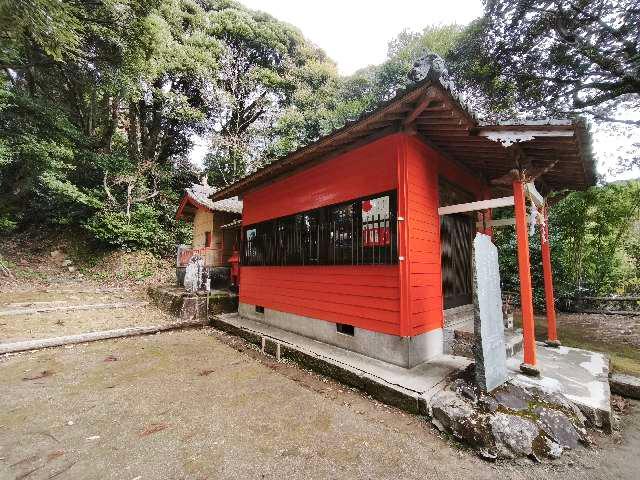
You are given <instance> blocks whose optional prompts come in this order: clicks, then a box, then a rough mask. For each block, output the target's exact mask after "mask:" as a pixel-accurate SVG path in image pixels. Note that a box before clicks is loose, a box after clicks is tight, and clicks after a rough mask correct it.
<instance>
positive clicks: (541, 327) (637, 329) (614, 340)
mask: <svg viewBox="0 0 640 480" xmlns="http://www.w3.org/2000/svg"><path fill="white" fill-rule="evenodd" d="M557 316H558V318H557V331H558V337H559V338H560V341H561V342H562V344H563V345H566V346H569V347H578V348H585V349H587V350H596V351H600V352H605V353H607V354H608V355H609V357H610V358H611V368H612V371H614V372H621V373H629V374H632V375H640V315H636V316H630V315H598V314H587V313H560V312H558V315H557ZM514 320H515V323H516V326H518V327H520V326H521V322H520V318H519V312H516V313H515V314H514ZM535 321H536V338H537V339H538V340H542V341H544V340H546V339H547V319H546V317H545V316H544V315H536V317H535Z"/></svg>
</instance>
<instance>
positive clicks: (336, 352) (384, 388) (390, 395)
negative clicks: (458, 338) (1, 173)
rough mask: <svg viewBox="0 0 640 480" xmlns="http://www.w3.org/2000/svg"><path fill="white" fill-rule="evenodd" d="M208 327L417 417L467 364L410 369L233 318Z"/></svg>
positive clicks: (446, 360)
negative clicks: (233, 336)
mask: <svg viewBox="0 0 640 480" xmlns="http://www.w3.org/2000/svg"><path fill="white" fill-rule="evenodd" d="M314 321H315V322H321V320H314ZM323 323H326V322H323ZM212 325H213V326H214V327H215V328H217V329H219V330H223V331H225V332H228V333H230V334H232V335H236V336H239V337H242V338H244V339H245V340H247V341H249V342H251V343H253V344H255V345H258V346H259V347H260V348H261V350H262V352H263V353H266V354H269V355H273V356H275V357H276V358H277V357H278V356H280V357H282V358H287V359H290V360H293V361H296V362H298V363H300V364H301V365H304V366H305V367H306V368H309V369H312V370H315V371H317V372H319V373H321V374H323V375H327V376H330V377H332V378H335V379H337V380H339V381H340V382H342V383H345V384H347V385H349V386H351V387H355V388H358V389H360V390H362V391H364V392H367V393H368V394H369V395H371V396H372V397H374V398H375V399H377V400H379V401H381V402H383V403H386V404H388V405H393V406H395V407H397V408H400V409H402V410H405V411H407V412H410V413H419V414H421V415H430V410H429V402H430V400H431V398H432V397H433V395H435V394H436V393H437V392H439V391H440V390H441V389H442V388H443V387H444V386H445V385H446V384H447V383H448V382H449V381H450V380H451V379H452V378H453V377H454V376H456V375H457V374H458V373H459V372H461V371H462V370H464V369H465V368H466V367H467V366H468V365H469V364H470V363H471V361H470V360H469V359H467V358H463V357H454V356H451V355H440V356H438V357H437V358H435V359H433V360H430V361H429V362H424V363H421V364H420V365H418V366H416V367H413V368H404V367H400V366H397V365H392V364H390V363H386V362H383V361H380V360H376V359H374V358H371V357H369V356H365V355H361V354H359V353H355V352H353V351H349V350H345V349H342V348H339V347H335V346H333V345H329V344H327V343H324V342H317V341H314V340H312V339H310V338H308V337H306V336H303V335H298V334H296V333H291V332H288V331H285V330H282V329H279V328H276V327H273V326H271V325H266V324H265V323H263V322H258V321H254V320H251V319H248V318H244V317H241V316H240V315H237V314H221V315H215V316H214V317H213V318H212Z"/></svg>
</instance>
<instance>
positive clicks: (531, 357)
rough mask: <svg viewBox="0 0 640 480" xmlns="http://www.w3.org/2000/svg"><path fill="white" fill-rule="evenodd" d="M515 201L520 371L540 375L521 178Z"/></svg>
mask: <svg viewBox="0 0 640 480" xmlns="http://www.w3.org/2000/svg"><path fill="white" fill-rule="evenodd" d="M513 201H514V210H515V217H516V237H517V241H518V272H519V275H520V309H521V311H522V335H523V341H524V362H523V363H522V364H521V365H520V370H521V371H522V372H523V373H525V374H528V375H539V374H540V371H539V370H538V368H537V366H536V337H535V323H534V319H533V290H532V287H531V262H530V260H529V232H528V231H527V208H526V203H525V194H524V182H523V180H522V179H521V178H516V179H515V180H514V181H513Z"/></svg>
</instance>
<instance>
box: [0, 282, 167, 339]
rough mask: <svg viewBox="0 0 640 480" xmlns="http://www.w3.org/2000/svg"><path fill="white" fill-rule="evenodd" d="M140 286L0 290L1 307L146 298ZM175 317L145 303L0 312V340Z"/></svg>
mask: <svg viewBox="0 0 640 480" xmlns="http://www.w3.org/2000/svg"><path fill="white" fill-rule="evenodd" d="M146 300H148V298H146V297H145V296H144V294H143V292H141V291H139V290H135V289H134V290H131V289H128V288H125V289H116V290H104V289H95V288H89V287H87V286H86V285H85V286H84V289H83V290H59V291H57V290H35V291H33V290H32V291H17V292H5V293H0V311H7V310H19V309H23V308H24V309H29V308H38V307H71V306H74V305H85V306H86V305H95V304H118V303H123V302H126V303H129V302H141V301H146ZM175 321H176V319H175V318H174V317H172V316H170V315H167V314H165V313H163V312H161V311H160V310H158V309H157V308H155V307H153V306H151V305H147V306H137V307H126V308H113V309H102V308H101V309H95V310H75V311H74V310H70V311H55V312H42V313H31V314H21V315H8V316H0V343H9V342H15V341H21V340H33V339H41V338H50V337H60V336H65V335H75V334H81V333H88V332H93V331H100V330H113V329H116V328H126V327H135V326H151V325H164V324H168V323H173V322H175Z"/></svg>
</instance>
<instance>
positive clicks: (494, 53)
mask: <svg viewBox="0 0 640 480" xmlns="http://www.w3.org/2000/svg"><path fill="white" fill-rule="evenodd" d="M484 3H485V15H484V16H483V17H482V18H481V19H479V20H477V21H476V22H474V24H473V25H472V26H471V27H470V28H469V29H468V30H467V32H466V33H465V36H464V38H463V39H462V41H461V42H459V43H458V45H456V47H455V51H454V52H452V54H451V55H450V62H451V65H452V67H453V69H454V70H455V72H456V73H457V74H458V76H459V77H460V78H461V79H462V81H463V82H464V84H465V85H466V86H467V88H469V89H471V90H473V91H475V93H476V95H475V96H474V97H475V98H480V99H481V100H484V104H485V105H484V106H485V107H486V112H487V113H489V112H492V113H493V114H496V113H498V114H499V113H500V112H508V113H510V114H512V113H514V112H516V113H524V112H526V113H527V114H529V115H537V116H552V115H557V116H562V117H566V116H567V115H575V114H581V115H584V116H586V118H588V119H591V120H595V123H596V124H597V126H598V129H600V130H603V131H606V133H607V134H608V135H615V136H616V137H617V139H618V142H617V143H618V151H616V152H615V159H616V160H618V161H619V162H620V167H622V168H628V167H631V166H634V165H635V166H640V156H639V155H638V151H639V150H640V143H639V141H638V137H640V114H639V113H638V112H640V8H639V7H638V2H637V0H484ZM480 103H481V104H482V103H483V102H480ZM621 147H624V152H620V151H619V150H620V148H621Z"/></svg>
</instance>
